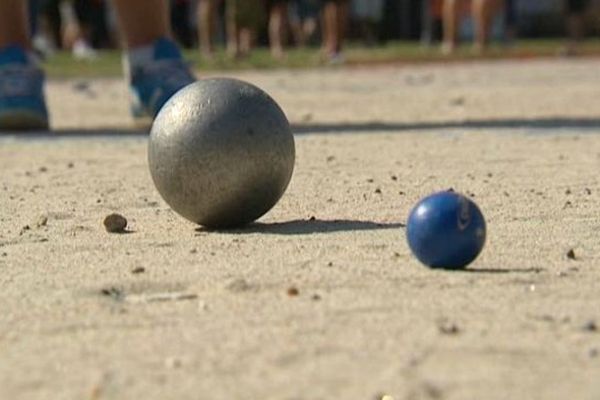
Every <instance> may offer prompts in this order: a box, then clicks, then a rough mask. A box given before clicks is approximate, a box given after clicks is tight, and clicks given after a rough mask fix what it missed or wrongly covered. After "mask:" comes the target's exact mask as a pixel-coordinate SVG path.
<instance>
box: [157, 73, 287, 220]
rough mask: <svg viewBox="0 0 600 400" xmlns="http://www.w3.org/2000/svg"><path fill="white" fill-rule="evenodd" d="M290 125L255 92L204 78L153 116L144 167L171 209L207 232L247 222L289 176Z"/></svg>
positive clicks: (235, 83) (241, 84)
mask: <svg viewBox="0 0 600 400" xmlns="http://www.w3.org/2000/svg"><path fill="white" fill-rule="evenodd" d="M294 161H295V146H294V137H293V135H292V132H291V128H290V124H289V122H288V120H287V118H286V117H285V114H284V113H283V111H282V110H281V108H280V107H279V106H278V105H277V103H275V101H274V100H273V99H272V98H271V97H269V95H267V94H266V93H265V92H263V91H262V90H260V89H259V88H257V87H255V86H253V85H251V84H249V83H245V82H242V81H239V80H234V79H206V80H200V81H198V82H195V83H193V84H191V85H189V86H187V87H185V88H183V89H182V90H180V91H179V92H178V93H176V94H175V95H174V96H173V97H172V98H171V99H170V100H169V101H168V102H167V103H166V104H165V105H164V107H163V108H162V109H161V111H160V112H159V113H158V115H157V116H156V119H155V120H154V123H153V125H152V129H151V132H150V144H149V148H148V162H149V165H150V173H151V175H152V179H153V181H154V184H155V185H156V188H157V189H158V192H159V193H160V194H161V196H162V197H163V199H164V200H165V201H166V202H167V203H168V204H169V206H171V208H172V209H173V210H175V211H176V212H177V213H179V214H180V215H181V216H183V217H185V218H186V219H188V220H190V221H192V222H195V223H197V224H199V225H203V226H206V227H209V228H233V227H239V226H243V225H245V224H247V223H250V222H252V221H254V220H256V219H258V218H259V217H261V216H262V215H263V214H265V213H266V212H267V211H269V210H270V209H271V208H272V207H273V206H274V205H275V204H276V203H277V201H278V200H279V199H280V198H281V196H282V195H283V193H284V192H285V189H286V188H287V186H288V184H289V182H290V179H291V177H292V172H293V170H294Z"/></svg>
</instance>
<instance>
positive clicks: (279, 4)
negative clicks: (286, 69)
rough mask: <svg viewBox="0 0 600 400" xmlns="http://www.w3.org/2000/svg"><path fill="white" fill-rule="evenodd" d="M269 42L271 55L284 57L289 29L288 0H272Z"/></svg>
mask: <svg viewBox="0 0 600 400" xmlns="http://www.w3.org/2000/svg"><path fill="white" fill-rule="evenodd" d="M269 8H270V9H269V44H270V47H271V55H272V56H273V57H275V58H278V59H280V58H282V57H283V55H284V50H283V49H284V42H285V36H286V29H287V12H288V4H287V2H286V1H272V2H271V4H270V7H269Z"/></svg>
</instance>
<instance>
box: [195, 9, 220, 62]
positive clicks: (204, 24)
mask: <svg viewBox="0 0 600 400" xmlns="http://www.w3.org/2000/svg"><path fill="white" fill-rule="evenodd" d="M215 8H216V1H215V0H200V2H199V3H198V22H199V25H200V27H199V29H198V33H199V42H200V51H201V52H202V54H203V55H204V56H205V57H207V58H211V57H212V55H213V52H214V49H213V32H214V29H215Z"/></svg>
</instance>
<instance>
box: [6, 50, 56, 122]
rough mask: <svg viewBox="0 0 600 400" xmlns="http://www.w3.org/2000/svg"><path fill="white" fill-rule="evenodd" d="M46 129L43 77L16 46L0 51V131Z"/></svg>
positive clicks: (46, 113)
mask: <svg viewBox="0 0 600 400" xmlns="http://www.w3.org/2000/svg"><path fill="white" fill-rule="evenodd" d="M9 129H10V130H33V129H48V111H47V109H46V102H45V100H44V74H43V72H42V71H41V69H40V68H39V67H38V66H37V65H35V63H34V62H32V61H31V60H30V57H29V56H28V55H27V53H26V52H25V50H24V49H23V48H21V47H19V46H8V47H5V48H3V49H0V130H9Z"/></svg>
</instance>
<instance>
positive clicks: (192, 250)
mask: <svg viewBox="0 0 600 400" xmlns="http://www.w3.org/2000/svg"><path fill="white" fill-rule="evenodd" d="M197 252H198V249H191V250H190V254H196V253H197Z"/></svg>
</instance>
